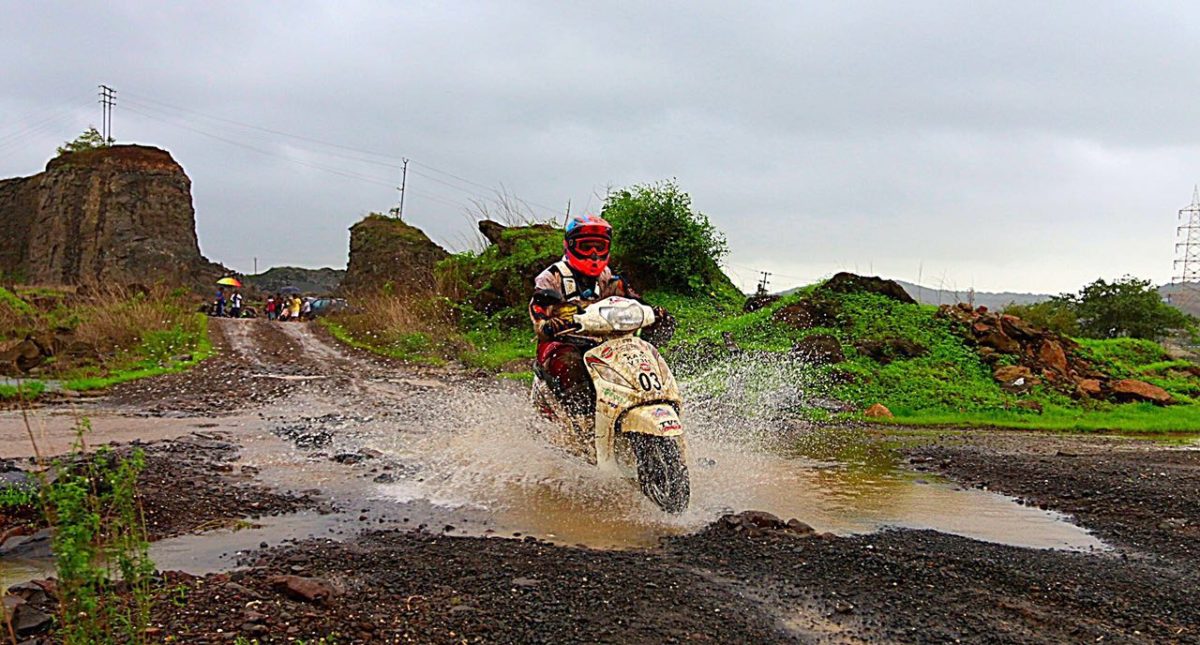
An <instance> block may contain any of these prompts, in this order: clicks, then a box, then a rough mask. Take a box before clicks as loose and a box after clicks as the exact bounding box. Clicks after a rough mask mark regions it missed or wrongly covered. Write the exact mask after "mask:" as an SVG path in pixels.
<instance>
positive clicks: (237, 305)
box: [229, 291, 242, 318]
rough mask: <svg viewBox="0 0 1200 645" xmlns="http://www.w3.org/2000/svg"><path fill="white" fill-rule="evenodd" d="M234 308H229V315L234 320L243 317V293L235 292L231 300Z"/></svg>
mask: <svg viewBox="0 0 1200 645" xmlns="http://www.w3.org/2000/svg"><path fill="white" fill-rule="evenodd" d="M231 303H232V304H233V306H232V307H230V308H229V315H230V316H232V317H234V318H241V317H242V292H241V291H234V292H233V298H232V299H231Z"/></svg>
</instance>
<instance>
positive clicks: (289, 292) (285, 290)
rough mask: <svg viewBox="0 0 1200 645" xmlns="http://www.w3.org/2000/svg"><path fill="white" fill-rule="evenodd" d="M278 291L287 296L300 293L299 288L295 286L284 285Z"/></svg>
mask: <svg viewBox="0 0 1200 645" xmlns="http://www.w3.org/2000/svg"><path fill="white" fill-rule="evenodd" d="M279 293H282V294H286V295H289V296H298V295H300V290H299V289H297V288H296V287H284V288H282V289H280V290H279Z"/></svg>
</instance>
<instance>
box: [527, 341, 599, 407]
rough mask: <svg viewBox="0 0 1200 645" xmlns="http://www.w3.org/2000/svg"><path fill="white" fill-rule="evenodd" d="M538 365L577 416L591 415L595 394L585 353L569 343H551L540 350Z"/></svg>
mask: <svg viewBox="0 0 1200 645" xmlns="http://www.w3.org/2000/svg"><path fill="white" fill-rule="evenodd" d="M538 364H539V365H540V366H541V368H542V373H543V374H544V375H545V377H546V383H547V384H548V385H549V386H550V389H551V390H552V391H553V392H554V394H555V396H557V397H558V399H559V401H562V403H563V405H564V406H566V408H567V412H569V413H571V414H574V415H581V416H582V415H590V414H592V410H593V409H594V407H595V405H596V390H595V387H594V386H593V385H592V379H591V377H589V376H588V374H587V369H586V368H585V367H584V365H583V352H582V351H581V350H580V348H579V347H576V346H575V345H571V344H569V343H560V342H553V341H552V342H549V343H544V344H543V345H542V346H541V347H539V348H538Z"/></svg>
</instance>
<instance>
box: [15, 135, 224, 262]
mask: <svg viewBox="0 0 1200 645" xmlns="http://www.w3.org/2000/svg"><path fill="white" fill-rule="evenodd" d="M221 272H222V269H221V267H220V266H218V265H215V264H212V263H210V262H208V261H207V260H205V259H204V257H203V256H201V255H200V247H199V244H198V243H197V240H196V217H195V210H194V209H193V207H192V196H191V180H190V179H188V176H187V174H185V173H184V171H183V168H182V167H181V166H180V165H179V164H178V163H177V162H176V161H175V160H174V159H173V158H172V157H171V155H170V153H168V152H167V151H165V150H160V149H158V148H152V147H147V146H138V145H120V146H112V147H109V148H100V149H96V150H86V151H82V152H75V153H69V154H65V155H60V156H58V157H55V158H54V159H51V160H50V162H49V163H47V164H46V170H45V172H42V173H39V174H37V175H34V176H32V177H22V178H16V179H7V180H3V181H0V273H2V274H3V275H5V276H7V277H9V278H10V279H17V280H22V281H25V282H30V283H45V284H130V283H139V284H145V283H147V282H161V283H165V284H188V285H192V284H200V283H207V282H210V281H211V280H215V279H216V278H217V277H219V276H220V275H221Z"/></svg>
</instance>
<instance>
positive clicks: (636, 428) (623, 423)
mask: <svg viewBox="0 0 1200 645" xmlns="http://www.w3.org/2000/svg"><path fill="white" fill-rule="evenodd" d="M618 428H619V432H623V433H631V432H636V433H639V434H648V435H654V436H656V437H678V436H679V435H681V434H683V424H682V423H681V422H680V421H679V414H678V413H677V412H675V408H674V406H672V405H670V404H669V403H652V404H650V405H643V406H640V407H636V408H634V409H632V410H630V411H629V412H626V413H625V414H624V415H623V416H622V417H621V419H620V421H619V422H618Z"/></svg>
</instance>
